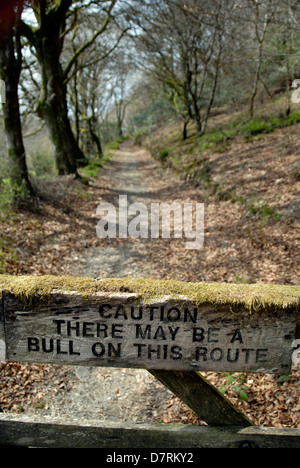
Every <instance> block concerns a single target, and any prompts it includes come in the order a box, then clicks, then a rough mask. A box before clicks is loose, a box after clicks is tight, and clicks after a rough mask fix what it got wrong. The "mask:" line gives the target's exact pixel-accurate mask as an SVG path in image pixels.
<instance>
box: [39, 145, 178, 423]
mask: <svg viewBox="0 0 300 468" xmlns="http://www.w3.org/2000/svg"><path fill="white" fill-rule="evenodd" d="M144 157H145V154H144V152H143V150H140V149H138V148H136V147H134V146H133V145H132V143H131V142H127V143H124V144H123V145H122V149H121V150H119V151H117V154H116V156H115V157H114V159H113V160H112V162H111V163H110V164H109V166H108V167H107V168H106V169H105V172H106V173H107V174H108V175H109V180H111V181H113V183H112V187H111V189H110V190H108V191H107V193H106V196H107V200H106V201H109V202H110V203H113V204H114V205H115V206H118V202H119V195H127V197H128V203H129V204H132V203H135V202H143V203H145V204H146V205H147V204H148V203H149V201H150V198H151V189H150V179H151V170H150V168H148V169H147V166H148V165H147V162H145V159H144ZM146 159H147V158H146ZM141 167H142V170H143V175H142V174H141ZM99 183H101V178H100V180H99ZM104 201H105V200H104ZM95 209H96V207H95ZM147 250H148V241H147V240H145V241H141V240H139V242H128V243H127V242H126V241H125V242H118V241H116V242H109V240H107V241H106V242H103V243H102V245H101V247H99V246H97V247H91V248H87V249H86V250H85V251H84V258H79V262H77V266H76V268H74V269H73V270H72V274H74V275H75V276H91V277H93V278H105V277H128V276H136V277H145V276H149V274H151V269H149V265H148V264H147ZM80 260H81V262H80ZM79 265H80V266H79ZM75 374H76V378H75V381H74V379H73V384H72V385H71V388H70V389H69V392H68V393H61V394H59V395H58V396H57V398H55V399H54V400H52V402H49V403H48V408H47V411H46V412H45V413H46V414H51V416H52V417H58V416H64V417H66V416H68V415H70V414H71V416H72V418H75V419H81V420H85V421H87V420H89V419H95V418H96V419H101V420H110V421H140V422H151V421H153V420H156V419H157V418H159V415H160V414H161V413H163V412H164V411H165V409H166V406H167V403H168V401H169V400H170V397H171V393H170V392H169V391H168V390H167V389H166V388H165V387H163V386H162V385H161V384H160V383H159V382H158V381H157V380H156V379H154V377H152V376H151V374H149V373H148V372H147V371H146V370H139V369H138V370H136V369H100V368H92V367H91V368H88V367H84V368H82V367H78V368H76V369H75Z"/></svg>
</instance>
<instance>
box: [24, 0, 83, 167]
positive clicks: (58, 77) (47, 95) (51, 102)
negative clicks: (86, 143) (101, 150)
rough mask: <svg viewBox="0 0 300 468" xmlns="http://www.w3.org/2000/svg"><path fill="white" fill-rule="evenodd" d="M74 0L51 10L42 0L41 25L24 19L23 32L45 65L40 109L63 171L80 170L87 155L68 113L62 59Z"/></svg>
mask: <svg viewBox="0 0 300 468" xmlns="http://www.w3.org/2000/svg"><path fill="white" fill-rule="evenodd" d="M70 4H71V1H70V0H66V1H64V2H60V3H58V7H57V9H56V10H54V9H52V10H51V11H49V12H47V9H46V3H45V1H43V2H40V3H39V7H38V9H39V13H38V20H39V28H38V29H35V30H34V29H32V28H30V27H29V26H28V25H26V24H24V23H23V34H25V35H26V36H27V38H28V39H29V41H30V42H31V44H32V45H33V47H34V48H35V50H36V53H37V59H38V61H39V64H40V67H41V76H42V89H41V94H40V100H39V105H38V108H37V112H38V114H39V116H40V117H41V118H42V119H43V120H44V121H45V124H46V126H47V130H48V133H49V136H50V138H51V140H52V143H53V145H54V151H55V158H56V163H57V168H58V172H59V174H60V175H64V174H76V175H77V168H78V167H79V166H82V165H85V164H86V163H87V159H86V158H85V156H84V154H83V152H82V151H81V149H80V148H79V145H78V143H77V141H76V138H75V136H74V133H73V131H72V128H71V123H70V119H69V116H68V104H67V85H66V83H65V81H64V74H63V70H62V66H61V63H60V56H61V53H62V48H63V41H64V31H65V25H66V15H67V11H68V8H69V6H70Z"/></svg>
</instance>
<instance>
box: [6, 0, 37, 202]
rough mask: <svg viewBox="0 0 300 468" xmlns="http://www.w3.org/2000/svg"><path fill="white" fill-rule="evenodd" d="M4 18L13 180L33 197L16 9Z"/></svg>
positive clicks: (7, 123) (8, 141)
mask: <svg viewBox="0 0 300 468" xmlns="http://www.w3.org/2000/svg"><path fill="white" fill-rule="evenodd" d="M0 14H1V11H0ZM1 16H2V15H1ZM2 18H3V19H2V20H1V18H0V30H1V32H0V76H1V79H2V80H3V82H4V83H5V102H3V103H2V108H3V119H4V133H5V137H6V141H7V148H8V155H9V162H10V168H11V177H12V179H13V181H14V182H15V183H16V184H17V185H18V186H19V187H24V188H25V189H26V191H27V192H28V193H29V194H30V195H33V189H32V186H31V183H30V180H29V176H28V170H27V163H26V156H25V148H24V143H23V136H22V125H21V117H20V108H19V96H18V83H19V78H20V72H21V56H20V53H21V52H20V50H18V51H16V50H15V43H14V34H15V32H14V28H15V25H16V24H15V23H16V13H15V11H14V6H13V5H11V8H10V11H9V12H6V15H4V16H2ZM17 44H18V41H17Z"/></svg>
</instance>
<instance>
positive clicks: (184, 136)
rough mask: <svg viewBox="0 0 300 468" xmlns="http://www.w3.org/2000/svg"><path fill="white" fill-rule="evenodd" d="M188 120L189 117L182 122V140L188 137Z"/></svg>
mask: <svg viewBox="0 0 300 468" xmlns="http://www.w3.org/2000/svg"><path fill="white" fill-rule="evenodd" d="M189 122H190V119H188V120H185V122H184V124H183V141H186V140H187V138H188V134H187V128H188V124H189Z"/></svg>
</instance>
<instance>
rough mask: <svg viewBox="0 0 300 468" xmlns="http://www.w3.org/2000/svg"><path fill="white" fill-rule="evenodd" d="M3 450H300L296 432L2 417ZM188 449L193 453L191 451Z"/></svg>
mask: <svg viewBox="0 0 300 468" xmlns="http://www.w3.org/2000/svg"><path fill="white" fill-rule="evenodd" d="M0 446H2V447H3V446H6V447H14V446H16V447H28V446H30V447H47V448H104V449H122V448H124V449H129V448H130V450H131V453H135V452H134V449H136V450H137V452H138V450H139V449H147V448H149V449H163V451H168V450H169V449H181V448H185V449H189V450H193V449H197V448H299V447H300V431H299V430H297V429H274V428H257V427H251V428H246V429H245V428H240V427H228V426H225V427H208V426H184V425H172V424H171V425H169V424H168V425H162V424H129V423H113V422H107V421H104V422H101V421H90V422H88V423H85V424H83V423H78V422H76V421H66V420H64V419H53V420H52V419H49V418H45V417H44V418H42V417H38V416H35V417H33V418H31V417H28V416H20V415H8V414H2V415H0ZM187 451H188V450H187Z"/></svg>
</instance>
